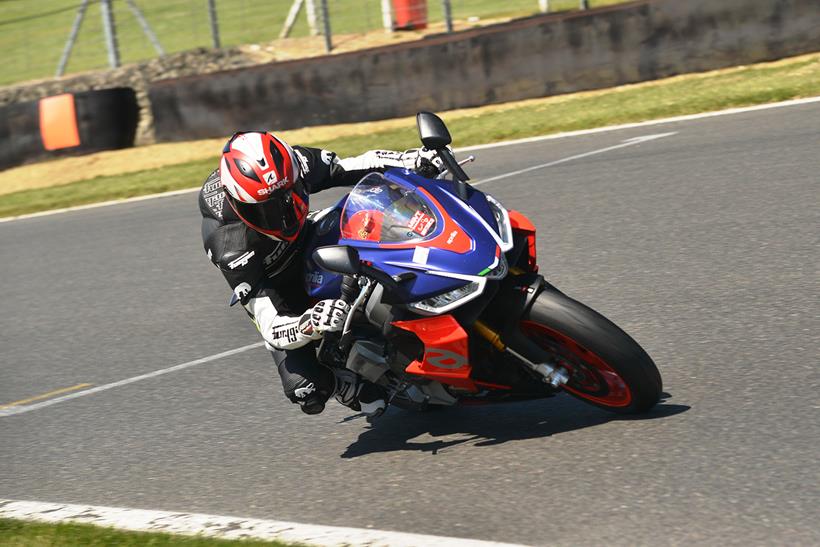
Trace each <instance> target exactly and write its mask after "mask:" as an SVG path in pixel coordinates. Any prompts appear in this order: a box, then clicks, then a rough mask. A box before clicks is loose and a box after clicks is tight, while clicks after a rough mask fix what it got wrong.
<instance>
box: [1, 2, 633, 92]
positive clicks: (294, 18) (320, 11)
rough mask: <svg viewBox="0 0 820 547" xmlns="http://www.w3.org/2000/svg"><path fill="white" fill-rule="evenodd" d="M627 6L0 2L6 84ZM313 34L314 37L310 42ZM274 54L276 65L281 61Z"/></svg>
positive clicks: (290, 53)
mask: <svg viewBox="0 0 820 547" xmlns="http://www.w3.org/2000/svg"><path fill="white" fill-rule="evenodd" d="M623 1H625V0H505V1H503V2H499V1H498V0H41V1H37V2H34V1H31V0H0V51H3V56H4V59H3V63H2V67H0V85H7V84H10V83H14V82H20V81H26V80H33V79H41V78H51V77H54V76H55V75H60V74H63V73H65V74H70V73H76V72H82V71H87V70H97V69H104V68H108V67H113V66H118V65H121V64H128V63H134V62H138V61H145V60H148V59H152V58H154V57H158V56H162V55H168V54H173V53H178V52H182V51H188V50H192V49H196V48H216V47H222V48H226V47H235V46H243V47H245V48H247V46H250V47H251V50H253V48H254V47H256V48H260V47H262V46H264V48H265V49H266V50H267V51H270V52H273V53H277V52H279V53H281V54H282V55H283V56H284V58H293V57H300V56H308V55H316V54H321V53H324V52H326V51H333V50H336V49H338V47H339V46H340V45H342V46H344V45H345V44H348V47H351V46H350V43H353V42H354V40H353V37H368V40H364V41H361V42H356V44H360V45H359V46H357V47H367V46H369V45H381V44H387V43H393V42H394V41H395V40H396V39H398V36H399V35H404V37H409V36H411V35H412V36H416V35H423V34H429V33H440V32H452V31H454V30H460V29H463V28H468V27H471V26H476V25H482V24H487V23H491V22H495V21H499V20H504V19H508V18H515V17H524V16H529V15H533V14H535V13H539V12H545V11H563V10H568V9H586V8H590V7H598V6H601V5H606V4H614V3H618V2H623ZM311 37H312V38H311ZM282 55H280V56H279V57H276V56H273V57H272V58H282Z"/></svg>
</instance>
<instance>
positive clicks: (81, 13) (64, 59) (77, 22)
mask: <svg viewBox="0 0 820 547" xmlns="http://www.w3.org/2000/svg"><path fill="white" fill-rule="evenodd" d="M88 2H89V0H83V3H82V4H80V9H78V10H77V16H76V17H75V18H74V24H73V25H71V32H70V33H69V34H68V40H67V41H66V43H65V48H63V55H62V56H61V57H60V62H59V63H57V74H56V76H57V77H58V78H59V77H60V76H62V75H63V74H65V67H66V65H67V64H68V58H69V57H70V56H71V50H72V49H73V48H74V44H75V43H76V42H77V34H79V33H80V26H81V25H82V24H83V18H84V17H85V9H86V8H87V7H88Z"/></svg>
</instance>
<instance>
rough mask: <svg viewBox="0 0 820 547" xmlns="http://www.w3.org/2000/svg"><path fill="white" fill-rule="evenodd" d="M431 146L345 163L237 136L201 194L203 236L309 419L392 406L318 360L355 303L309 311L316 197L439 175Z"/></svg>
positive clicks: (268, 137) (322, 153) (377, 391)
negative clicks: (371, 183)
mask: <svg viewBox="0 0 820 547" xmlns="http://www.w3.org/2000/svg"><path fill="white" fill-rule="evenodd" d="M432 158H433V154H432V153H431V152H428V151H426V150H423V149H422V150H408V151H407V152H393V151H387V150H371V151H369V152H366V153H364V154H362V155H360V156H356V157H351V158H345V159H339V158H338V157H337V156H336V154H335V153H333V152H329V151H327V150H321V149H318V148H307V147H303V146H293V147H291V146H288V144H286V143H285V142H284V141H283V140H282V139H280V138H278V137H276V136H274V135H272V134H271V133H267V132H264V131H247V132H240V133H235V134H234V135H233V137H231V138H230V140H228V142H227V143H226V144H225V147H224V148H223V150H222V158H221V161H220V164H219V169H216V170H215V171H214V172H212V173H211V174H210V176H209V177H208V178H207V179H206V180H205V183H204V184H203V186H202V190H200V192H199V209H200V212H201V213H202V240H203V242H204V245H205V252H206V253H207V254H208V258H210V259H211V261H212V262H213V263H214V264H215V265H216V266H217V267H218V268H219V269H220V270H221V271H222V274H223V275H224V276H225V279H226V280H227V281H228V284H229V285H230V286H231V288H232V289H233V291H234V295H235V298H234V303H235V302H236V301H238V302H240V303H241V304H242V305H243V306H244V307H245V310H246V311H247V313H248V315H249V316H250V317H251V319H252V320H253V322H254V323H255V324H256V327H257V328H258V329H259V332H260V333H261V334H262V338H263V339H264V340H265V347H266V348H267V349H268V350H270V351H271V353H272V355H273V359H274V361H275V362H276V365H277V368H278V370H279V375H280V377H281V379H282V387H283V388H284V391H285V396H287V398H288V399H290V400H291V402H293V403H297V404H299V405H300V407H301V409H302V411H303V412H305V413H306V414H318V413H320V412H322V410H324V408H325V402H326V401H327V400H328V399H329V398H330V397H331V396H332V395H335V396H336V399H337V400H338V401H339V402H340V403H342V404H343V405H345V406H348V407H350V408H352V409H354V410H357V411H358V410H361V411H362V412H364V413H366V414H370V415H377V414H379V413H381V412H382V411H383V410H384V408H385V406H386V401H385V392H384V390H383V389H382V388H380V387H378V386H376V385H375V384H372V383H370V382H367V381H365V380H363V379H362V378H360V377H358V376H357V375H355V374H354V373H353V372H352V371H349V370H339V369H333V370H331V369H329V368H328V367H325V366H323V365H321V364H320V363H319V362H318V360H317V358H316V342H317V341H318V340H320V339H321V338H322V335H323V334H324V333H326V332H334V331H339V330H341V328H342V326H343V323H344V320H345V318H346V316H347V313H348V312H349V311H350V306H349V305H348V304H347V303H346V302H344V301H343V300H338V299H336V300H322V301H320V302H318V303H316V304H314V305H312V306H311V305H310V302H309V298H308V295H307V293H306V292H305V289H304V283H303V279H304V260H303V253H304V250H305V244H306V242H307V240H308V239H309V238H308V234H309V233H310V232H311V229H312V222H311V220H310V218H309V217H308V206H309V195H310V194H313V193H316V192H319V191H321V190H324V189H326V188H333V187H336V186H348V185H353V184H355V183H356V182H358V181H359V180H360V179H361V178H362V177H363V176H364V175H366V174H367V173H370V172H373V171H384V170H385V169H388V168H392V167H405V168H410V169H412V168H417V169H420V170H422V171H429V170H430V169H431V168H433V169H434V167H433V164H432V162H431V161H430V160H431V159H432Z"/></svg>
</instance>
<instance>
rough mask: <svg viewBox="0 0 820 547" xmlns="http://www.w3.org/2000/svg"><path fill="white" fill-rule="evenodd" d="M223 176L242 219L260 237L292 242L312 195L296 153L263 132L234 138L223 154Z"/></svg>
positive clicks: (243, 134)
mask: <svg viewBox="0 0 820 547" xmlns="http://www.w3.org/2000/svg"><path fill="white" fill-rule="evenodd" d="M219 176H220V178H221V179H222V186H223V187H224V188H225V197H226V199H227V200H228V203H229V204H230V205H231V208H232V209H233V210H234V212H236V214H237V215H238V216H239V218H240V219H241V220H242V222H244V223H245V224H247V225H248V226H250V227H251V228H253V229H254V230H256V231H257V232H260V233H262V234H265V235H266V236H268V237H270V238H273V239H278V240H282V241H294V240H295V239H296V238H297V237H298V236H299V232H300V231H301V229H302V226H303V225H304V223H305V218H306V217H307V213H308V194H307V192H306V191H305V187H304V184H303V182H302V177H301V173H300V171H299V162H298V160H297V159H296V157H295V156H294V153H293V149H292V148H291V147H290V146H288V145H287V144H286V143H285V142H284V141H282V140H280V139H278V138H276V137H275V136H273V135H271V134H270V133H266V132H264V131H248V132H240V133H235V134H234V136H233V137H231V138H230V140H229V141H228V142H227V143H226V144H225V148H223V149H222V161H221V162H220V164H219Z"/></svg>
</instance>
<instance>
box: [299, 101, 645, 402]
mask: <svg viewBox="0 0 820 547" xmlns="http://www.w3.org/2000/svg"><path fill="white" fill-rule="evenodd" d="M417 122H418V128H419V134H420V136H421V141H422V143H423V144H424V146H425V147H426V148H427V149H429V150H435V151H436V153H437V156H438V158H439V159H440V160H441V162H442V165H441V168H442V169H444V168H446V169H444V170H443V172H442V173H441V174H440V175H439V176H438V177H437V178H435V179H430V178H425V177H423V176H420V175H419V174H417V173H415V172H413V171H411V170H405V169H393V170H389V171H387V172H386V173H384V174H380V173H372V174H370V175H368V176H366V177H365V178H363V179H362V180H361V181H360V182H359V183H358V184H357V185H356V186H355V187H354V188H353V190H352V191H351V192H350V194H348V195H347V196H345V197H344V198H343V199H342V200H341V201H340V202H339V203H338V204H337V205H336V206H334V207H331V208H329V209H326V210H324V211H321V212H319V214H318V215H317V217H316V218H315V221H316V223H315V224H314V226H315V231H314V233H313V235H312V240H311V241H310V243H309V249H308V250H309V251H312V252H308V253H307V256H308V257H309V258H308V260H307V264H306V279H305V283H306V288H307V290H308V293H309V294H310V295H311V296H312V297H314V298H317V299H323V298H338V297H339V295H340V294H341V297H342V298H343V299H344V300H346V301H347V302H348V303H350V304H351V307H352V311H351V313H350V314H349V315H348V317H347V320H346V322H345V325H344V329H343V331H342V334H340V335H338V336H335V337H332V336H330V335H328V336H327V337H326V338H325V339H324V341H323V343H322V345H321V346H320V348H319V358H320V361H322V362H323V363H324V364H326V365H328V366H331V367H346V368H348V369H350V370H352V371H354V372H356V373H357V374H359V375H361V376H363V377H364V378H367V379H368V380H370V381H371V382H374V383H377V384H379V385H382V386H384V387H385V388H386V390H387V392H388V393H389V402H390V404H394V405H397V406H399V407H403V408H418V409H423V408H425V407H427V406H429V405H455V404H466V403H490V402H505V401H515V400H522V399H532V398H540V397H549V396H552V395H554V394H556V393H558V392H560V391H562V390H563V391H566V392H568V393H570V394H571V395H574V396H575V397H578V398H580V399H582V400H583V401H586V402H588V403H590V404H593V405H596V406H599V407H603V408H606V409H608V410H612V411H614V412H621V413H638V412H645V411H647V410H649V409H650V408H651V407H652V406H653V405H655V403H657V401H658V399H659V397H660V394H661V377H660V374H659V373H658V370H657V368H656V367H655V364H654V363H653V362H652V359H651V358H650V357H649V355H647V353H646V352H645V351H644V350H643V349H642V348H641V347H640V346H639V345H638V344H637V343H636V342H635V341H634V340H633V339H632V338H630V337H629V335H627V334H626V333H625V332H624V331H622V330H621V329H620V328H618V327H617V326H616V325H615V324H613V323H612V322H610V321H609V320H607V319H606V318H605V317H603V316H602V315H600V314H599V313H597V312H596V311H594V310H592V309H590V308H588V307H587V306H585V305H583V304H581V303H580V302H578V301H576V300H573V299H572V298H569V297H568V296H566V295H564V294H563V293H561V292H560V291H559V290H558V289H556V288H555V287H553V286H552V285H550V284H549V283H548V282H547V281H545V280H544V278H543V277H542V276H541V275H539V274H538V262H537V259H536V258H537V257H536V245H535V227H534V226H533V224H532V223H531V222H530V220H529V219H528V218H527V217H525V216H524V215H523V214H521V213H519V212H516V211H512V210H507V209H505V208H504V206H503V205H502V204H501V203H499V202H498V201H497V200H496V199H494V198H493V197H492V196H490V195H488V194H485V193H483V192H480V191H478V190H476V189H475V188H473V187H471V186H470V185H469V184H468V183H467V181H468V180H469V178H468V177H467V175H466V173H464V171H463V169H462V167H461V165H460V164H459V163H457V161H456V159H455V157H454V156H453V153H452V152H451V150H450V149H449V148H448V146H447V145H449V144H450V142H451V138H450V134H449V132H448V131H447V128H446V127H445V125H444V123H443V122H442V121H441V120H440V119H439V118H438V117H437V116H435V115H434V114H431V113H428V112H422V113H419V115H418V116H417ZM448 176H449V177H450V178H449V179H448V178H447V177H448Z"/></svg>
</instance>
